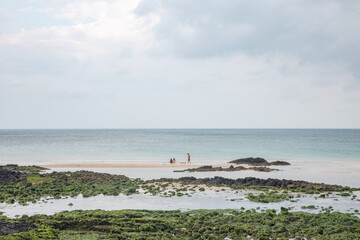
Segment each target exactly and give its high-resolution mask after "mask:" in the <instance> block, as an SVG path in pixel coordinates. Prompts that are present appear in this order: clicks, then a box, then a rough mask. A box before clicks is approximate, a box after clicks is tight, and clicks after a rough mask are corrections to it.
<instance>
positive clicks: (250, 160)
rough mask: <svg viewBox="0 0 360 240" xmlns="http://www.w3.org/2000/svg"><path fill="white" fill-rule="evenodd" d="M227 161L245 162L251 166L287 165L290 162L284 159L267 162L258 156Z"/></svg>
mask: <svg viewBox="0 0 360 240" xmlns="http://www.w3.org/2000/svg"><path fill="white" fill-rule="evenodd" d="M229 163H234V164H247V165H252V166H270V165H276V166H287V165H290V163H288V162H285V161H274V162H268V161H266V160H265V159H264V158H260V157H256V158H254V157H248V158H240V159H236V160H233V161H230V162H229Z"/></svg>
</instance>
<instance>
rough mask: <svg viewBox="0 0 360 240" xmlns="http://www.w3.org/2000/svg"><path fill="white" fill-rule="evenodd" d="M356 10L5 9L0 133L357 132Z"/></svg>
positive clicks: (140, 5)
mask: <svg viewBox="0 0 360 240" xmlns="http://www.w3.org/2000/svg"><path fill="white" fill-rule="evenodd" d="M359 26H360V1H358V0H347V1H343V0H319V1H313V0H295V1H288V0H269V1H254V0H221V1H220V0H197V1H190V0H51V1H49V0H17V1H13V0H2V1H0V129H14V128H15V129H17V128H20V129H27V128H30V129H39V128H41V129H43V128H360V27H359Z"/></svg>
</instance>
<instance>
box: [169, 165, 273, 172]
mask: <svg viewBox="0 0 360 240" xmlns="http://www.w3.org/2000/svg"><path fill="white" fill-rule="evenodd" d="M246 170H253V171H258V172H271V171H278V169H273V168H268V167H249V168H246V167H243V166H237V167H234V166H233V165H230V167H228V168H222V167H213V166H212V165H206V166H201V167H198V168H189V169H184V170H174V172H236V171H246Z"/></svg>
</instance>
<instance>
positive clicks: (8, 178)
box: [0, 167, 24, 185]
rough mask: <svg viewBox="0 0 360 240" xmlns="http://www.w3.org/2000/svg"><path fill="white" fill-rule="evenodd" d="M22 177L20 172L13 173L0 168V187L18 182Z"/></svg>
mask: <svg viewBox="0 0 360 240" xmlns="http://www.w3.org/2000/svg"><path fill="white" fill-rule="evenodd" d="M23 176H24V174H22V173H20V172H14V171H10V170H7V169H4V168H2V167H0V185H5V184H8V183H12V182H18V181H20V180H21V178H22V177H23Z"/></svg>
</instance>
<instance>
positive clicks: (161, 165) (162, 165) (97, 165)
mask: <svg viewBox="0 0 360 240" xmlns="http://www.w3.org/2000/svg"><path fill="white" fill-rule="evenodd" d="M214 165H215V164H214ZM217 165H219V166H227V165H228V164H216V166H217ZM40 166H41V167H45V168H79V169H81V168H194V167H200V166H202V165H201V164H192V163H191V164H187V163H176V164H170V163H54V164H43V165H40Z"/></svg>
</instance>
